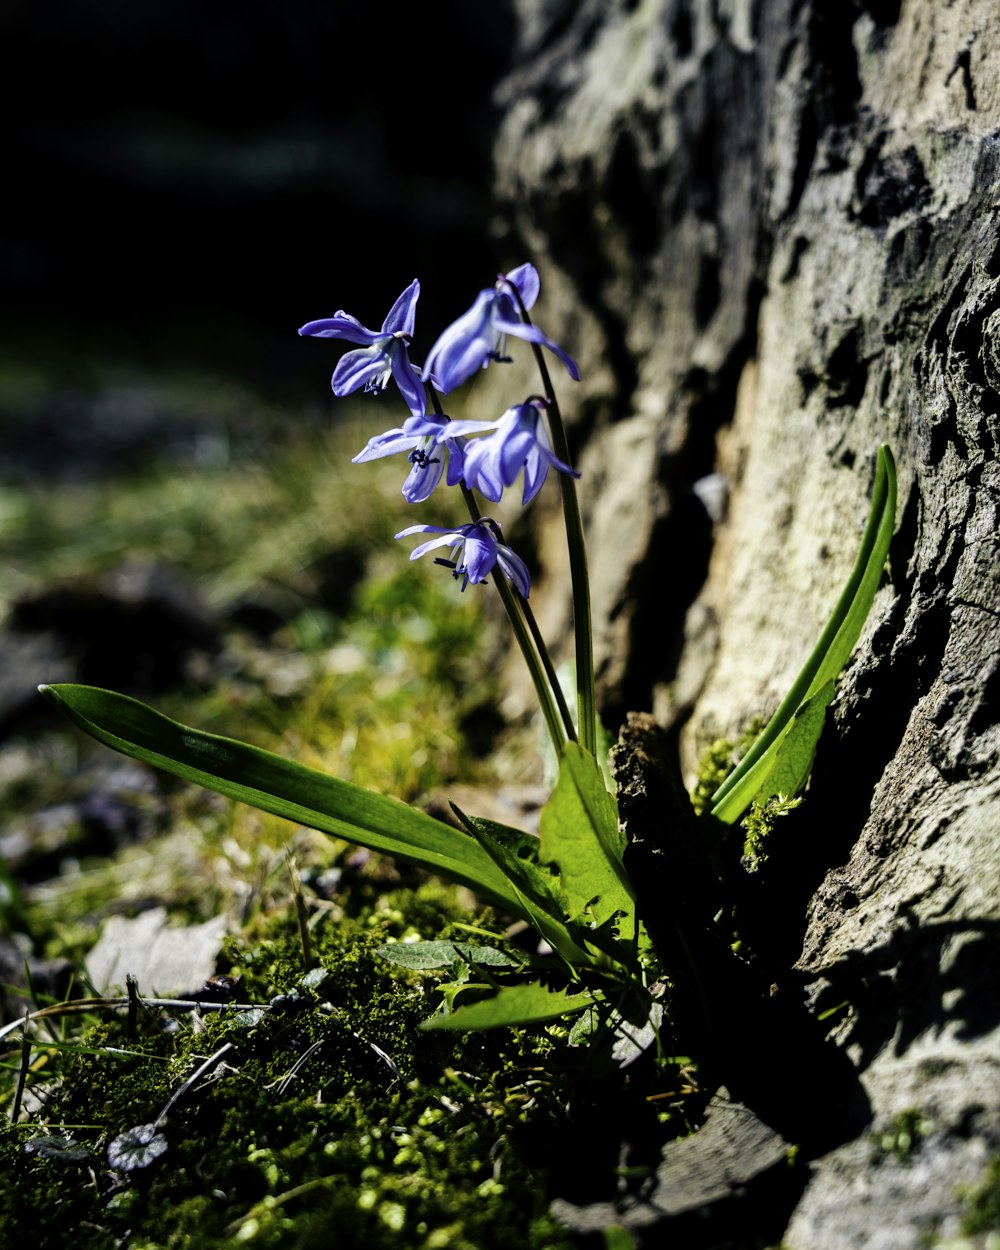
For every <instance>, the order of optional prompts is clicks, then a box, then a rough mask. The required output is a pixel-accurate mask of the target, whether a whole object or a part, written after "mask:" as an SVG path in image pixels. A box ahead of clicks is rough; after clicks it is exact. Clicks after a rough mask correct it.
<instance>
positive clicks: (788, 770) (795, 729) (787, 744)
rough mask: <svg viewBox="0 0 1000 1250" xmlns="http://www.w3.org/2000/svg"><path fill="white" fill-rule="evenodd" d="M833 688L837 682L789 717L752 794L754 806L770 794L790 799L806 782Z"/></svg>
mask: <svg viewBox="0 0 1000 1250" xmlns="http://www.w3.org/2000/svg"><path fill="white" fill-rule="evenodd" d="M836 688H837V684H836V682H833V681H828V682H827V683H826V685H825V686H824V687H823V688H822V689H821V690H820V691H819V692H818V693H817V694H814V695H813V696H812V698H810V699H806V701H805V703H803V704H802V706H801V707H800V708H799V710H798V711H797V712H796V713H795V715H794V716H793V717H792V720H791V724H790V725H789V726H788V729H787V731H786V733H785V736H784V737H783V738H782V740H781V747H780V749H779V750H778V751H776V752H775V755H774V761H773V763H772V765H771V768H770V770H769V771H768V772H767V774H766V775H765V776H764V779H763V781H762V782H761V784H760V788H759V789H758V790H757V793H756V794H755V795H754V802H755V803H766V802H767V800H768V799H769V798H770V797H771V795H772V794H783V795H785V796H786V797H787V798H792V797H794V796H795V795H796V794H798V792H799V791H800V790H801V789H802V788H803V786H804V785H805V784H806V782H807V781H808V780H809V773H810V772H811V770H812V763H813V758H814V756H815V754H816V743H817V742H818V741H819V736H820V734H821V733H822V732H823V722H824V721H825V720H826V709H827V708H828V707H829V706H830V704H831V703H832V702H833V696H834V693H835V691H836Z"/></svg>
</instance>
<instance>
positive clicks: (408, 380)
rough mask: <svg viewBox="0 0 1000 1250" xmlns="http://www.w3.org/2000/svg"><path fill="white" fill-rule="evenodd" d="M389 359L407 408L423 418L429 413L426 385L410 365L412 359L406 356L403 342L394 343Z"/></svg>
mask: <svg viewBox="0 0 1000 1250" xmlns="http://www.w3.org/2000/svg"><path fill="white" fill-rule="evenodd" d="M389 359H390V360H391V361H392V376H393V378H394V379H395V382H396V385H397V386H398V387H399V393H400V395H402V397H403V399H404V401H405V403H406V406H407V408H409V410H410V412H411V413H413V415H414V416H415V417H422V416H423V415H424V413H425V412H426V411H427V397H426V395H425V393H424V384H423V382H421V381H420V378H419V377H418V376H417V371H416V369H414V367H413V366H412V365H411V364H410V358H409V356H408V355H407V354H406V346H405V344H404V343H403V342H402V341H401V340H397V341H396V343H394V345H393V347H392V349H391V351H390V354H389Z"/></svg>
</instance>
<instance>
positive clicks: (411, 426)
mask: <svg viewBox="0 0 1000 1250" xmlns="http://www.w3.org/2000/svg"><path fill="white" fill-rule="evenodd" d="M447 424H448V422H447V418H445V417H436V416H427V417H409V418H407V420H406V421H404V422H403V425H402V428H399V429H395V430H386V432H385V433H384V434H376V435H375V437H374V438H370V439H369V440H368V443H367V445H366V446H365V447H364V449H363V450H362V451H359V452H358V454H357V455H356V456H355V457H354V458H353V463H354V464H361V463H363V462H364V461H365V460H379V459H381V458H382V456H394V455H395V454H396V453H397V452H400V451H405V452H407V453H408V455H407V459H408V460H409V462H410V465H411V468H410V471H409V473H408V474H407V476H406V481H405V482H404V483H403V497H404V498H405V499H406V500H407V502H408V503H423V501H424V500H425V499H428V498H429V497H430V494H431V492H432V491H433V490H434V487H435V486H437V484H438V482H440V480H441V474H442V473H443V472H444V466H445V464H446V463H447V465H448V477H447V483H448V485H449V486H457V485H458V483H459V482H460V481H461V480H462V472H463V469H464V445H465V439H464V438H452V437H446V436H445V431H446V428H447Z"/></svg>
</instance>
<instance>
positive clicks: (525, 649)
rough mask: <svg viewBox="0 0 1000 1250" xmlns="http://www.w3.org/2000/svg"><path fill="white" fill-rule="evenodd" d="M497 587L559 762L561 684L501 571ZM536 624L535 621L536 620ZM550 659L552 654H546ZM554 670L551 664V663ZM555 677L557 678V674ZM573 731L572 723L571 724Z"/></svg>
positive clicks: (470, 504)
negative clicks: (549, 671) (549, 674)
mask: <svg viewBox="0 0 1000 1250" xmlns="http://www.w3.org/2000/svg"><path fill="white" fill-rule="evenodd" d="M460 485H461V487H462V495H463V497H464V499H465V504H466V507H467V508H468V509H469V516H470V517H471V518H472V520H473V521H480V520H482V514H481V513H480V511H479V506H478V504H477V503H476V500H475V497H474V495H473V494H472V491H471V490H469V488H468V486H466V484H465V483H464V482H461V483H460ZM493 584H494V586H496V588H497V593H498V594H499V595H500V602H501V603H502V604H503V606H504V611H505V612H506V613H507V619H508V620H509V621H510V627H511V629H512V630H513V631H514V637H515V638H516V639H517V645H518V646H519V647H520V648H521V654H522V655H523V656H524V662H525V664H527V666H528V672H529V674H530V675H531V680H532V682H533V683H534V687H535V693H536V694H537V695H538V702H539V705H540V706H541V709H542V715H543V716H544V717H545V724H546V727H547V728H548V731H549V737H550V738H551V739H552V745H553V747H554V748H555V752H556V758H557V759H558V757H559V755H560V753H561V752H562V749H563V747H564V746H565V744H566V736H567V734H566V730H565V729H564V728H563V722H562V720H561V719H560V715H559V709H558V707H557V706H556V702H555V699H554V698H553V694H554V691H556V690H558V689H559V684H558V682H553V683H552V685H551V686H550V684H549V681H548V680H547V679H546V666H545V663H544V661H543V660H541V659H540V658H539V653H538V652H537V651H536V650H535V648H534V646H533V645H532V640H531V635H530V633H529V632H528V629H527V627H526V625H525V618H524V615H523V613H522V609H523V608H524V607H525V606H526V605H525V604H524V603H523V602H521V598H520V595H518V594H517V592H516V591H515V590H514V588H513V587H512V586H511V585H510V583H509V582H508V581H507V579H506V577H504V575H503V573H501V572H499V571H497V572H495V573H494V574H493ZM532 620H534V617H532ZM545 655H546V658H547V656H548V653H547V652H546V653H545ZM549 666H550V667H551V660H550V661H549ZM553 677H554V674H553ZM570 728H571V729H572V722H570Z"/></svg>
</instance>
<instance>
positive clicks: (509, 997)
mask: <svg viewBox="0 0 1000 1250" xmlns="http://www.w3.org/2000/svg"><path fill="white" fill-rule="evenodd" d="M594 1001H595V1000H594V996H593V995H592V994H570V993H569V992H568V991H567V990H550V989H549V988H548V986H546V985H540V984H538V983H537V982H536V983H533V984H531V985H509V986H505V987H504V989H502V990H500V991H499V993H497V994H495V995H494V996H493V997H492V998H484V999H483V1000H482V1001H481V1002H478V1003H470V1004H469V1005H468V1006H467V1007H456V1008H455V1010H454V1011H453V1012H451V1013H450V1014H449V1015H446V1016H431V1018H430V1019H429V1020H424V1021H423V1023H422V1024H421V1026H420V1027H421V1028H422V1029H449V1030H451V1031H452V1032H456V1033H467V1032H471V1031H472V1030H473V1029H503V1028H509V1027H510V1026H511V1025H515V1024H540V1023H542V1022H543V1021H545V1020H556V1019H558V1018H559V1017H560V1016H568V1015H572V1014H573V1013H574V1012H577V1011H582V1010H583V1009H584V1007H589V1006H590V1005H591V1004H592V1003H593V1002H594Z"/></svg>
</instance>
